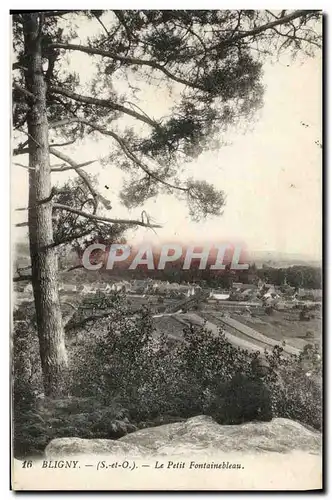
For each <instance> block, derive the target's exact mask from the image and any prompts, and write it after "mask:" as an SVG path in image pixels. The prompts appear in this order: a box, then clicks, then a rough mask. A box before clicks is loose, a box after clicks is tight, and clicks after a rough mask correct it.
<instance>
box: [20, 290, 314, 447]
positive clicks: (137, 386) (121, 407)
mask: <svg viewBox="0 0 332 500" xmlns="http://www.w3.org/2000/svg"><path fill="white" fill-rule="evenodd" d="M91 300H92V302H93V304H92V303H91V304H90V302H89V301H91ZM103 310H105V311H106V310H107V314H103V317H100V318H99V319H98V320H93V321H92V319H91V313H93V311H94V314H95V313H96V311H97V312H99V313H102V312H103ZM75 322H76V324H79V325H80V326H79V329H78V330H76V329H75V327H74V325H75ZM19 325H20V328H19V329H18V328H17V330H15V332H14V333H15V334H14V349H13V352H14V363H13V365H14V416H15V432H14V438H15V443H16V449H17V450H18V451H17V453H18V454H21V455H22V454H23V455H24V454H26V453H28V452H29V453H31V452H39V453H40V452H41V451H42V450H43V449H44V448H45V446H46V444H47V442H48V441H49V440H50V439H53V437H60V436H73V435H75V436H79V437H87V438H92V437H95V438H97V437H98V438H103V437H104V438H111V439H117V438H118V437H120V436H122V435H124V434H126V433H127V432H132V431H133V430H135V429H136V428H140V427H147V426H152V425H160V424H161V423H166V422H173V421H178V420H182V419H185V418H189V417H192V416H194V415H198V414H202V413H206V414H209V412H210V409H211V408H212V407H213V406H214V408H217V411H219V410H218V404H219V403H218V390H219V389H218V388H219V387H220V386H222V385H223V384H225V383H228V382H229V381H230V380H231V379H232V378H233V377H234V376H235V375H236V374H238V373H241V374H244V375H246V376H247V377H248V378H253V377H254V374H253V372H252V368H251V366H252V361H253V359H254V358H255V357H257V355H258V353H251V352H248V351H246V350H243V349H240V348H237V347H234V346H233V345H232V344H230V343H229V342H228V340H227V338H226V336H225V334H224V332H223V331H222V330H220V332H219V335H214V334H212V333H211V332H210V331H208V330H206V329H205V328H204V327H194V326H192V327H188V328H184V331H183V339H182V341H174V339H173V340H172V339H169V338H168V337H167V336H166V333H165V334H162V335H161V336H157V335H156V332H155V330H154V327H153V320H152V316H151V314H150V312H149V310H148V309H147V308H141V309H140V310H139V311H138V312H136V313H133V312H132V311H131V309H130V306H129V304H128V303H127V302H126V300H125V298H124V297H123V296H121V295H119V294H114V295H112V294H111V296H109V297H102V296H100V297H97V298H94V299H91V298H88V299H86V300H85V302H83V304H82V306H81V308H79V309H78V311H77V315H76V317H75V318H73V319H72V324H71V327H70V336H69V338H68V343H67V345H68V355H69V362H70V381H69V385H70V390H71V394H72V398H71V399H67V400H65V401H63V402H61V401H60V402H57V403H55V402H52V401H50V400H39V401H38V398H36V394H37V395H38V393H40V392H42V387H41V372H40V364H39V353H38V342H37V338H36V334H35V331H34V329H33V322H32V323H31V322H30V323H29V322H26V323H24V322H23V323H22V322H21V323H19ZM265 356H266V359H267V361H268V366H269V370H268V373H267V374H266V376H265V381H264V382H265V384H266V386H267V387H268V388H269V391H270V393H271V398H272V412H273V416H277V417H286V418H290V419H295V420H298V421H300V422H303V423H305V424H308V425H311V426H313V427H314V428H316V429H321V417H322V401H321V370H322V366H321V357H320V352H319V349H318V346H316V345H311V344H308V345H307V346H305V348H304V349H303V352H302V353H301V354H300V355H299V356H292V357H285V355H284V353H283V349H282V347H279V346H276V347H275V348H274V349H273V351H272V352H270V353H268V352H266V353H265ZM27 366H28V367H29V369H27ZM220 408H222V406H221V405H220Z"/></svg>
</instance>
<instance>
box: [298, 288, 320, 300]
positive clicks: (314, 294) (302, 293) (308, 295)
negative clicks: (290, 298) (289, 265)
mask: <svg viewBox="0 0 332 500" xmlns="http://www.w3.org/2000/svg"><path fill="white" fill-rule="evenodd" d="M322 296H323V290H309V289H306V288H299V289H298V292H297V293H296V297H297V298H298V299H302V300H303V299H307V300H321V299H322Z"/></svg>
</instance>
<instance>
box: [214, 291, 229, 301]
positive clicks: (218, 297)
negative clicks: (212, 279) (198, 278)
mask: <svg viewBox="0 0 332 500" xmlns="http://www.w3.org/2000/svg"><path fill="white" fill-rule="evenodd" d="M229 297H230V294H229V293H215V292H210V297H209V298H210V299H215V300H228V299H229Z"/></svg>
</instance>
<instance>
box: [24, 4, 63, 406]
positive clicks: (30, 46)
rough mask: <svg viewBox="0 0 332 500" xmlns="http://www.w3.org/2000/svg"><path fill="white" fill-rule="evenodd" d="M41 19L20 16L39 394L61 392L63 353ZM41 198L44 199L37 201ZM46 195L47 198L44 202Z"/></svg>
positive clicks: (57, 394)
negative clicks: (41, 388) (41, 391)
mask: <svg viewBox="0 0 332 500" xmlns="http://www.w3.org/2000/svg"><path fill="white" fill-rule="evenodd" d="M41 22H42V19H41V18H40V17H39V15H38V13H31V14H26V15H24V41H25V53H26V60H27V72H26V76H25V80H26V89H27V90H28V91H29V92H30V93H31V94H33V96H34V97H28V98H27V99H28V102H29V112H28V116H27V124H28V134H29V168H30V170H29V216H28V221H29V242H30V254H31V266H32V267H31V271H32V287H33V294H34V302H35V308H36V319H37V332H38V338H39V347H40V357H41V365H42V371H43V384H44V390H45V395H47V396H50V397H58V396H61V395H64V393H65V392H66V383H65V381H66V380H67V377H66V371H67V355H66V348H65V335H64V329H63V325H62V315H61V309H60V301H59V294H58V282H57V279H58V274H57V273H58V267H57V253H56V249H55V248H54V245H53V243H54V241H53V226H52V199H51V198H52V197H51V196H50V195H51V188H52V186H51V168H50V159H49V144H48V122H47V114H46V84H45V81H44V76H43V68H42V48H41V32H42V26H41V24H40V23H41ZM43 200H44V201H43ZM47 200H48V201H47Z"/></svg>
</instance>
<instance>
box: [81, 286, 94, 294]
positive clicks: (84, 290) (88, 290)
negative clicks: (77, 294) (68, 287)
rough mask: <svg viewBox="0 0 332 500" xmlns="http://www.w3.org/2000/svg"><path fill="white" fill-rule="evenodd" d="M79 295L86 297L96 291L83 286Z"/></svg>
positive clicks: (90, 287)
mask: <svg viewBox="0 0 332 500" xmlns="http://www.w3.org/2000/svg"><path fill="white" fill-rule="evenodd" d="M81 293H82V294H83V295H88V294H90V293H93V294H95V293H96V289H93V288H92V286H91V285H83V288H82V290H81Z"/></svg>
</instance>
